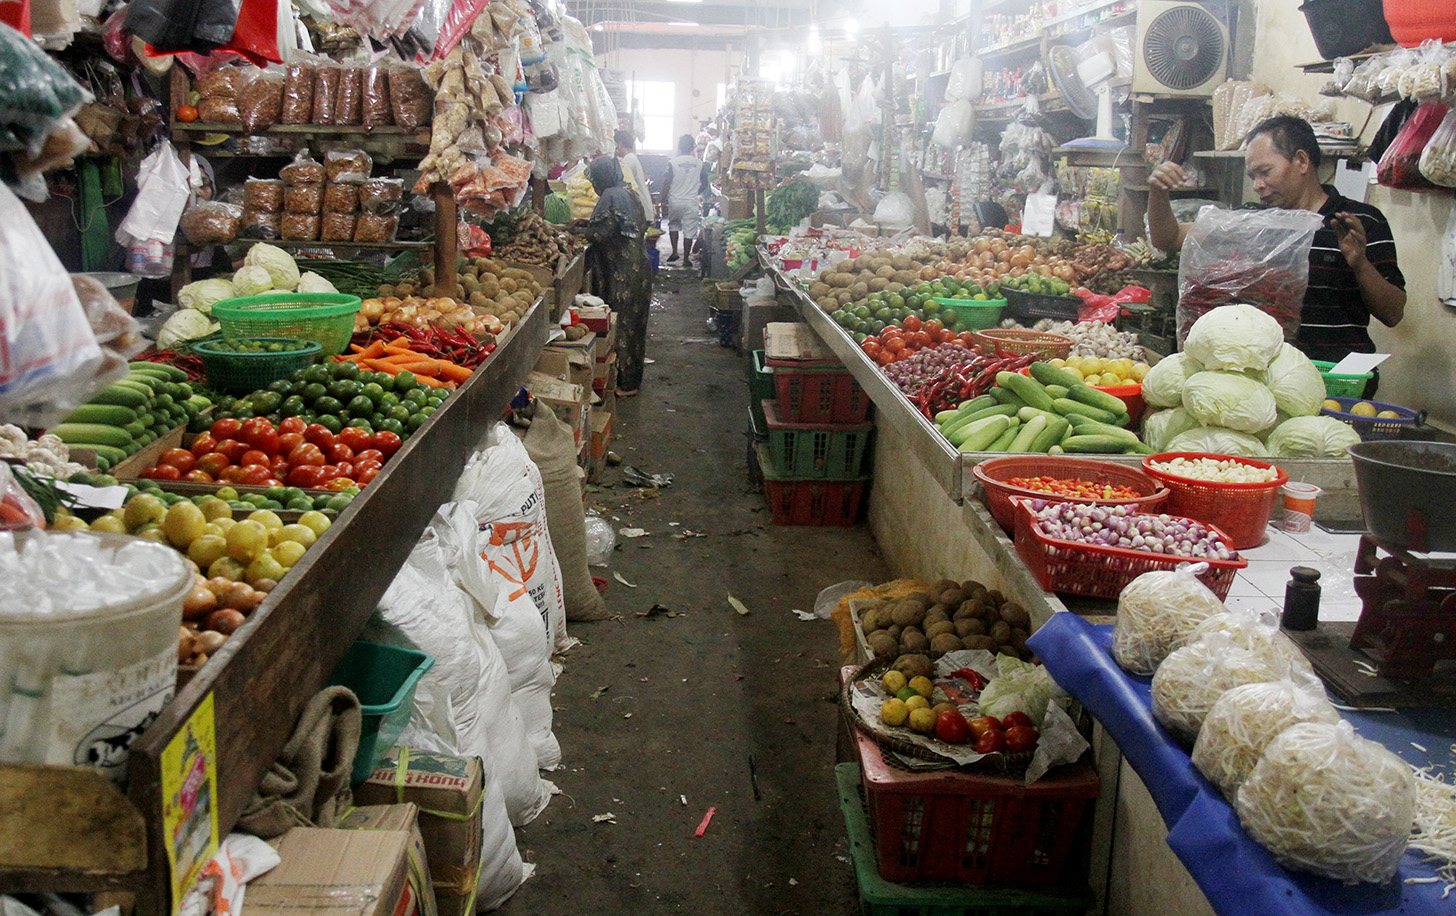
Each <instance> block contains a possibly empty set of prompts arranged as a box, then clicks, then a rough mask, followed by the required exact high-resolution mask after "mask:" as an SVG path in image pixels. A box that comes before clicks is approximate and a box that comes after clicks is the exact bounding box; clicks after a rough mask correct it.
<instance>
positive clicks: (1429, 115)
mask: <svg viewBox="0 0 1456 916" xmlns="http://www.w3.org/2000/svg"><path fill="white" fill-rule="evenodd" d="M1449 110H1450V109H1448V108H1447V106H1446V104H1445V103H1444V102H1423V103H1421V106H1420V107H1419V108H1417V109H1416V110H1415V113H1414V114H1412V115H1411V116H1410V119H1409V120H1407V121H1406V122H1405V124H1404V125H1403V126H1402V127H1401V129H1400V133H1398V134H1396V136H1395V141H1394V142H1392V143H1391V144H1390V148H1389V149H1387V150H1386V151H1385V155H1383V156H1381V157H1380V164H1379V165H1377V166H1376V167H1375V178H1376V180H1378V181H1379V182H1380V183H1381V184H1383V185H1385V186H1386V187H1388V188H1399V189H1401V190H1403V191H1424V190H1428V189H1430V188H1433V187H1435V185H1434V184H1432V183H1431V182H1430V181H1429V180H1428V179H1427V178H1426V177H1425V176H1424V175H1422V174H1421V154H1422V151H1424V150H1425V148H1426V145H1427V144H1429V143H1430V142H1431V139H1432V138H1433V137H1434V136H1435V134H1436V130H1437V129H1438V128H1439V127H1440V126H1441V122H1442V121H1444V120H1445V118H1446V113H1447V111H1449Z"/></svg>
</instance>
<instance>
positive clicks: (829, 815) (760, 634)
mask: <svg viewBox="0 0 1456 916" xmlns="http://www.w3.org/2000/svg"><path fill="white" fill-rule="evenodd" d="M664 247H665V246H664ZM707 316H708V307H707V305H706V304H705V303H704V302H703V300H702V299H701V298H700V295H699V282H698V279H697V275H696V273H695V272H693V273H690V272H689V271H686V270H682V269H672V268H667V269H665V270H664V271H663V272H662V273H659V274H658V275H657V284H656V296H655V298H654V302H653V307H652V315H651V320H650V327H649V341H648V345H647V356H648V358H649V359H652V360H655V362H654V363H653V364H651V365H649V366H648V367H647V372H646V377H645V379H644V383H643V386H642V393H641V394H640V395H639V396H638V397H636V398H634V399H631V400H619V401H618V402H617V404H618V413H617V436H618V438H617V440H616V442H615V443H614V445H613V449H614V450H615V451H616V452H617V453H618V454H619V455H621V456H622V458H623V459H624V461H625V463H626V464H629V465H635V466H636V467H638V468H640V469H641V470H643V471H646V472H649V473H663V472H666V473H670V474H673V475H675V478H676V479H675V482H674V483H673V485H672V486H671V487H670V488H667V489H664V490H660V491H657V492H656V493H646V494H644V493H642V492H641V491H639V490H637V489H634V488H632V487H630V486H628V485H626V484H624V483H623V482H622V474H621V469H620V468H612V469H608V470H607V471H606V472H605V473H604V474H603V479H602V480H601V482H600V484H599V486H598V487H597V490H596V492H595V493H591V494H589V498H590V499H593V500H595V502H596V504H597V506H598V507H599V511H600V512H602V514H604V515H606V516H607V517H608V518H609V519H611V520H612V523H613V527H614V528H617V529H620V528H628V527H637V528H643V529H646V531H647V532H648V534H647V535H646V536H644V537H641V538H638V539H626V538H622V537H621V536H620V535H619V537H618V542H617V544H618V546H617V549H616V552H615V554H614V555H613V558H612V561H611V566H610V568H609V569H607V570H604V569H602V568H593V570H592V571H593V573H594V574H596V575H603V576H606V577H607V578H609V579H610V580H611V585H610V589H609V591H608V592H607V604H608V607H609V608H610V609H611V611H612V613H613V614H614V615H617V616H616V617H615V618H614V619H611V620H607V621H603V622H600V623H592V624H575V625H572V626H571V627H570V633H571V635H573V636H575V637H576V638H578V639H580V640H581V645H579V646H577V647H576V648H574V649H573V650H572V651H571V652H570V653H568V654H567V655H566V656H565V658H564V663H565V670H564V671H563V673H562V675H561V677H560V679H559V680H558V681H557V684H556V691H555V695H554V708H555V710H556V719H555V731H556V735H557V737H558V738H559V740H560V742H561V746H562V750H563V755H564V765H563V768H562V769H560V770H557V771H555V772H554V773H550V774H548V775H549V778H550V779H551V780H552V781H553V782H555V783H556V784H557V785H558V786H559V787H560V789H561V792H562V794H561V795H559V796H557V797H556V798H554V799H552V801H551V804H550V806H549V807H548V808H547V809H546V811H545V812H544V813H543V814H542V815H541V816H540V817H539V818H538V819H537V820H536V821H535V822H534V823H532V824H530V825H528V826H526V827H524V828H521V829H520V830H518V831H517V842H518V844H519V845H520V848H521V853H522V855H523V857H524V858H525V859H526V860H527V861H529V862H533V863H535V865H536V873H535V876H534V877H533V878H531V879H530V880H529V881H527V882H526V883H525V885H524V886H522V887H521V889H520V890H519V891H517V892H516V894H515V896H514V897H512V898H511V899H510V900H509V901H507V903H506V904H505V906H503V907H502V908H501V909H500V910H498V912H499V913H502V914H505V916H526V914H530V916H541V914H553V916H556V914H598V916H614V914H634V916H635V914H659V913H663V914H666V913H694V914H704V916H737V914H765V916H767V914H774V916H778V914H786V916H788V914H793V916H830V914H833V916H844V914H851V913H857V912H858V894H857V891H856V888H855V882H854V874H853V869H852V867H851V865H850V863H849V857H848V851H847V843H846V840H845V835H844V822H843V820H842V818H841V816H840V813H839V808H838V798H837V795H836V793H835V788H834V772H833V767H834V763H835V729H836V722H837V716H838V710H837V706H836V704H835V690H836V674H837V671H838V666H839V664H840V657H839V652H838V634H837V631H836V628H835V626H834V624H833V623H832V622H831V621H827V620H813V621H807V622H806V621H801V620H800V619H798V618H797V617H796V616H795V615H794V613H793V609H795V608H798V609H803V610H806V611H812V610H813V606H814V598H815V595H816V594H817V593H818V592H819V590H820V589H822V588H824V587H825V586H828V585H832V584H834V583H836V582H840V581H843V580H846V579H867V580H871V581H875V582H879V581H883V580H884V579H885V578H887V571H886V569H885V568H884V563H883V561H882V560H881V558H880V556H879V553H878V551H877V549H876V547H875V544H874V541H873V539H872V538H871V536H870V534H869V531H868V530H867V529H866V528H864V527H863V525H861V526H860V527H856V528H788V527H775V526H774V525H773V524H772V519H771V516H770V514H769V511H768V507H767V505H766V504H765V502H764V499H763V497H762V496H760V495H759V494H758V493H757V491H756V490H755V488H754V487H753V486H752V485H751V484H750V482H749V480H748V476H747V469H746V462H745V454H746V439H745V430H746V428H747V423H748V418H747V405H748V395H747V391H748V388H747V382H746V377H747V376H746V373H745V366H746V362H745V360H746V357H745V356H741V355H739V354H738V353H735V352H734V351H733V350H730V349H726V348H723V347H720V346H718V344H717V341H716V336H715V335H714V334H713V333H712V332H711V331H710V330H709V329H708V328H707V326H706V324H705V322H706V319H707ZM648 497H652V498H648ZM689 531H691V532H693V533H694V534H699V533H700V534H702V535H703V536H702V537H688V536H686V535H687V533H688V532H689ZM613 573H617V574H620V575H621V576H622V577H623V578H625V579H626V580H627V581H628V582H630V583H632V584H633V585H635V586H636V587H635V588H629V587H628V586H626V585H624V584H623V583H622V582H620V581H617V580H616V579H615V578H612V575H613ZM730 594H731V595H733V596H734V597H736V598H738V599H740V600H741V601H742V602H743V604H744V605H745V606H746V607H747V608H748V609H749V613H748V614H747V615H746V616H742V615H740V614H738V613H736V612H735V611H734V610H733V608H732V607H730V605H729V603H728V596H729V595H730ZM655 604H656V605H661V606H663V607H665V608H667V609H668V610H670V611H672V612H675V613H676V614H677V615H678V616H675V617H668V616H665V615H662V614H659V615H657V616H653V617H646V616H640V615H644V614H646V613H647V611H648V610H649V609H650V608H652V607H653V605H655ZM751 768H752V771H753V772H755V773H756V776H757V780H756V781H757V795H755V791H754V784H753V780H752V779H751V777H750V771H751ZM709 808H716V809H717V810H716V813H715V814H714V817H713V819H712V823H711V825H710V826H709V827H708V828H707V831H706V833H705V834H704V835H703V836H702V837H701V838H696V837H694V831H695V830H696V829H697V827H698V824H699V822H700V821H702V820H703V817H704V815H705V813H706V812H707V811H708V809H709ZM608 812H610V813H611V814H613V815H615V823H608V822H602V823H597V822H594V820H593V819H594V818H595V817H598V816H600V815H604V814H607V813H608Z"/></svg>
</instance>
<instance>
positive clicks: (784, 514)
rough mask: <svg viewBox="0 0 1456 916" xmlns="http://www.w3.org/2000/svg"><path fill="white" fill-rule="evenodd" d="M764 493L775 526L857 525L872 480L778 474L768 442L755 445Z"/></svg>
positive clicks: (866, 478) (865, 478)
mask: <svg viewBox="0 0 1456 916" xmlns="http://www.w3.org/2000/svg"><path fill="white" fill-rule="evenodd" d="M755 454H756V455H757V456H758V466H759V470H760V471H761V473H762V474H763V492H764V496H765V498H767V499H768V508H769V511H770V512H772V513H773V521H774V524H775V525H825V526H829V525H840V526H844V525H853V524H854V523H855V522H856V521H858V520H859V509H860V502H861V500H862V497H863V496H864V487H865V483H866V482H868V480H869V478H868V477H860V478H858V479H856V480H802V479H795V478H788V477H780V476H777V475H776V474H775V473H774V469H773V463H772V461H771V460H770V458H769V455H768V450H767V448H765V443H762V442H759V443H756V444H755Z"/></svg>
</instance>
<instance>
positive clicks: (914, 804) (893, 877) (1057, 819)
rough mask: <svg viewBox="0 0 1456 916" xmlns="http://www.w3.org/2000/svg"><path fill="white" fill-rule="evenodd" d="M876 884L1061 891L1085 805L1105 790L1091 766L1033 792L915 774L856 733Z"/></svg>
mask: <svg viewBox="0 0 1456 916" xmlns="http://www.w3.org/2000/svg"><path fill="white" fill-rule="evenodd" d="M854 737H855V744H856V745H857V746H858V750H859V764H860V774H861V786H862V788H863V789H864V794H865V809H866V811H867V812H868V813H869V820H870V831H871V832H872V833H873V834H874V838H875V853H876V858H877V859H878V862H879V870H880V877H882V878H884V879H885V880H886V881H894V882H906V881H956V882H960V883H963V884H986V883H989V882H998V883H1000V882H1005V883H1008V884H1057V883H1060V882H1062V881H1065V880H1066V877H1067V876H1066V864H1067V859H1068V857H1069V856H1070V854H1071V852H1072V848H1073V846H1074V845H1075V844H1076V840H1077V830H1078V828H1079V827H1080V826H1081V824H1082V818H1083V815H1084V814H1086V812H1087V807H1088V802H1090V801H1091V800H1092V799H1094V798H1096V797H1097V795H1098V793H1099V792H1100V791H1101V784H1100V783H1099V782H1098V779H1097V772H1096V770H1095V769H1093V767H1092V764H1091V763H1090V762H1088V761H1085V760H1083V761H1080V762H1078V763H1075V764H1072V765H1071V766H1067V767H1062V768H1060V769H1058V770H1056V771H1053V773H1052V774H1051V775H1048V776H1044V777H1042V778H1041V779H1039V780H1037V781H1036V782H1034V783H1032V784H1031V785H1027V784H1026V783H1025V781H1024V780H1023V779H1021V778H1020V777H1013V776H990V775H983V774H981V773H967V772H962V771H959V770H950V771H946V770H941V771H937V772H932V773H912V772H909V771H906V770H901V769H898V768H896V767H894V766H892V765H890V764H889V763H887V762H886V761H885V758H884V755H883V754H882V753H881V751H880V746H879V745H878V744H876V743H875V742H874V740H873V739H871V738H869V737H867V736H866V735H865V734H864V733H863V732H861V731H859V730H858V729H854Z"/></svg>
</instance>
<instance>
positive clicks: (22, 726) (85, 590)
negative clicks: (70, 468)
mask: <svg viewBox="0 0 1456 916" xmlns="http://www.w3.org/2000/svg"><path fill="white" fill-rule="evenodd" d="M194 581H195V579H194V573H193V572H192V570H191V569H190V568H189V567H188V565H187V562H186V560H184V559H183V558H182V555H181V554H179V553H178V552H177V551H175V550H173V549H171V548H170V547H165V546H163V545H161V544H155V543H152V542H150V541H144V540H142V539H140V538H134V537H128V536H126V535H120V534H91V533H87V532H48V531H20V532H0V761H5V762H11V763H39V764H59V765H70V766H91V767H95V768H96V769H98V770H101V771H102V772H104V773H106V774H107V775H108V776H110V777H111V778H113V779H115V780H117V781H118V782H120V781H122V780H123V779H124V778H125V775H126V758H127V754H128V752H129V750H130V748H131V744H132V742H133V741H135V740H136V738H137V737H138V736H139V735H141V733H142V732H143V731H145V730H146V728H147V726H149V725H150V724H151V723H152V720H154V719H155V718H156V717H157V714H158V713H160V712H161V710H162V707H164V706H166V705H167V703H168V702H170V701H171V699H172V696H173V695H174V694H175V693H176V683H177V631H178V629H179V627H180V626H181V623H182V602H183V599H184V598H186V596H187V593H188V592H189V591H190V590H191V588H192V585H193V582H194Z"/></svg>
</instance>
